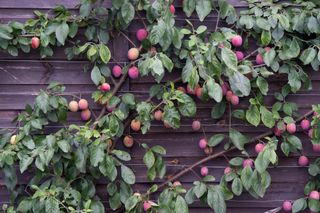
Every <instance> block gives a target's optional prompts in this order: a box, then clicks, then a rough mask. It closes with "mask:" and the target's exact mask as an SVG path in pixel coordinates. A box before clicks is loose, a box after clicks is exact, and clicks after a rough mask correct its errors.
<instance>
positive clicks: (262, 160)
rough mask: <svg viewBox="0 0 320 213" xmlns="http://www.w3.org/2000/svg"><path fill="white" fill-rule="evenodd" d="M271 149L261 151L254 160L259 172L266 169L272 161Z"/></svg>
mask: <svg viewBox="0 0 320 213" xmlns="http://www.w3.org/2000/svg"><path fill="white" fill-rule="evenodd" d="M269 158H270V150H269V149H266V150H263V151H262V152H260V153H259V155H258V157H257V159H256V160H255V162H254V166H255V168H256V170H257V171H258V172H259V173H263V172H264V171H266V169H267V167H268V165H269V163H270V161H269Z"/></svg>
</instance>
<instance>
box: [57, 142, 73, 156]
mask: <svg viewBox="0 0 320 213" xmlns="http://www.w3.org/2000/svg"><path fill="white" fill-rule="evenodd" d="M57 144H58V146H59V148H60V149H61V150H62V151H63V152H65V153H67V152H69V151H70V149H71V146H70V144H69V142H68V141H66V140H61V141H58V143H57Z"/></svg>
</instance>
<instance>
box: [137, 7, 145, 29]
mask: <svg viewBox="0 0 320 213" xmlns="http://www.w3.org/2000/svg"><path fill="white" fill-rule="evenodd" d="M136 12H137V15H138V16H139V19H140V20H141V22H142V24H143V26H144V28H145V29H146V30H147V25H146V23H145V22H144V20H143V18H142V16H141V15H140V13H139V11H136Z"/></svg>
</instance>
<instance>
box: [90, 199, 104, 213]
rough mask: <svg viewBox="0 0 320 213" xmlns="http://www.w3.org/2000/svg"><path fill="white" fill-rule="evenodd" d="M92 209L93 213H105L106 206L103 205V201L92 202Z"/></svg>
mask: <svg viewBox="0 0 320 213" xmlns="http://www.w3.org/2000/svg"><path fill="white" fill-rule="evenodd" d="M90 209H91V210H92V212H94V213H104V212H105V211H104V206H103V204H102V203H101V201H99V200H93V201H92V202H91V206H90Z"/></svg>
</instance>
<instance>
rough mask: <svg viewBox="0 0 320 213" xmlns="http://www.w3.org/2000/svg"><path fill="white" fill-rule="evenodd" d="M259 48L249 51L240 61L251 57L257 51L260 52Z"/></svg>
mask: <svg viewBox="0 0 320 213" xmlns="http://www.w3.org/2000/svg"><path fill="white" fill-rule="evenodd" d="M258 50H259V49H256V50H254V51H253V52H251V53H249V54H248V55H247V56H246V57H244V58H243V59H242V60H240V61H239V62H242V61H244V60H246V59H248V58H250V57H251V56H253V55H254V54H255V53H256V52H258Z"/></svg>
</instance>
